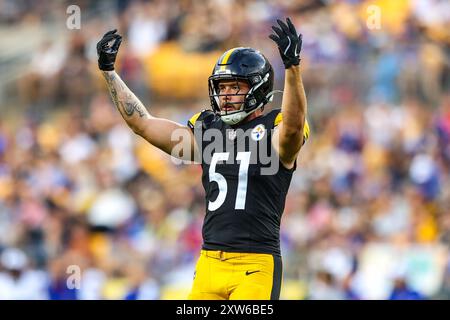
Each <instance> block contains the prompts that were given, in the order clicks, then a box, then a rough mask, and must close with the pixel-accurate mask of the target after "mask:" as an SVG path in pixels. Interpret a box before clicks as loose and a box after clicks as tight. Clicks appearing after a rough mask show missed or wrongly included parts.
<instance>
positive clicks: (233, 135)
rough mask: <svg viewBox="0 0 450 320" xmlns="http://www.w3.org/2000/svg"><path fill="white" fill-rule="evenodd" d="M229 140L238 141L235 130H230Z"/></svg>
mask: <svg viewBox="0 0 450 320" xmlns="http://www.w3.org/2000/svg"><path fill="white" fill-rule="evenodd" d="M228 139H230V140H234V139H236V131H235V130H228Z"/></svg>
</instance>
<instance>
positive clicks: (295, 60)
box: [269, 18, 302, 69]
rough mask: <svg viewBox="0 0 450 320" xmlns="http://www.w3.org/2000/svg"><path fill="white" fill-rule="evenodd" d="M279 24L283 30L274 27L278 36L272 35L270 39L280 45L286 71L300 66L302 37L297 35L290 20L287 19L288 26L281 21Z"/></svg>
mask: <svg viewBox="0 0 450 320" xmlns="http://www.w3.org/2000/svg"><path fill="white" fill-rule="evenodd" d="M277 22H278V25H279V26H280V27H281V29H280V28H278V27H277V26H272V29H273V31H275V33H276V35H275V34H271V35H270V36H269V38H270V39H272V40H273V41H275V42H276V44H277V45H278V50H279V51H280V55H281V59H283V63H284V67H285V68H286V69H288V68H290V67H291V66H298V64H299V63H300V51H301V50H302V35H301V34H300V35H297V31H296V30H295V27H294V25H293V24H292V22H291V20H290V19H289V18H287V19H286V22H287V25H286V23H284V22H283V21H281V20H277Z"/></svg>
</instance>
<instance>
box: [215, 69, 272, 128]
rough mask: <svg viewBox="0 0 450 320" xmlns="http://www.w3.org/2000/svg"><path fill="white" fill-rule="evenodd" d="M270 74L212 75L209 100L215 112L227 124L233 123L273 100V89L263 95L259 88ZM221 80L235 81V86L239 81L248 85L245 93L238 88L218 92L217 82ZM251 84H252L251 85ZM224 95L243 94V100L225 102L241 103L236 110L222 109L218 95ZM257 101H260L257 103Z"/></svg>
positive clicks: (265, 83) (265, 82)
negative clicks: (232, 91) (233, 91)
mask: <svg viewBox="0 0 450 320" xmlns="http://www.w3.org/2000/svg"><path fill="white" fill-rule="evenodd" d="M269 76H270V74H269V73H267V74H266V75H265V77H264V78H261V76H260V75H253V76H252V75H250V76H248V77H237V76H230V75H213V76H211V77H210V78H209V97H210V100H211V106H212V108H213V110H214V112H215V113H216V114H218V115H219V116H220V117H221V119H222V120H223V121H224V122H225V123H226V124H228V125H235V124H238V123H239V122H241V121H242V120H244V119H245V118H246V117H248V116H249V115H250V114H252V113H253V112H255V111H256V110H258V109H259V108H263V107H264V105H265V104H267V103H268V102H269V101H272V100H273V91H272V92H270V93H269V94H268V95H265V94H264V93H263V92H262V90H261V89H260V88H261V87H262V86H264V85H266V86H267V82H268V80H269ZM222 80H227V81H236V86H237V87H238V88H239V81H243V82H246V83H247V84H248V85H249V87H250V88H249V90H248V92H247V93H240V90H241V89H239V90H238V91H237V92H236V93H231V94H230V93H228V94H220V93H218V92H220V91H219V83H220V81H222ZM252 84H253V85H252ZM224 96H228V97H230V96H244V100H243V101H239V102H227V104H231V105H236V104H239V105H241V106H240V108H239V109H237V110H222V109H221V107H220V105H221V103H220V97H224ZM258 101H260V103H259V104H258Z"/></svg>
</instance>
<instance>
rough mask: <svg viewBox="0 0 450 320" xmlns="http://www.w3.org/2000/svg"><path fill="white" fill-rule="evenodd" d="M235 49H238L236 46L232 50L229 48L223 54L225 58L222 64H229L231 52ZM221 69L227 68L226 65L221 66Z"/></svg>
mask: <svg viewBox="0 0 450 320" xmlns="http://www.w3.org/2000/svg"><path fill="white" fill-rule="evenodd" d="M235 50H236V48H233V49H230V50H228V51H227V52H225V53H224V54H223V59H222V61H221V62H220V64H227V62H228V59H229V58H230V56H231V54H232V53H233V51H235ZM220 70H225V66H220Z"/></svg>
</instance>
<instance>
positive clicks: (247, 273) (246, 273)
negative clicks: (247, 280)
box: [245, 270, 261, 276]
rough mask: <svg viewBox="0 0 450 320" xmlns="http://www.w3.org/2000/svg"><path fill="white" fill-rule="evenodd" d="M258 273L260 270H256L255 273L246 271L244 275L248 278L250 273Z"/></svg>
mask: <svg viewBox="0 0 450 320" xmlns="http://www.w3.org/2000/svg"><path fill="white" fill-rule="evenodd" d="M259 271H261V270H256V271H248V270H247V271H246V272H245V275H246V276H248V275H251V274H252V273H256V272H259Z"/></svg>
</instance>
